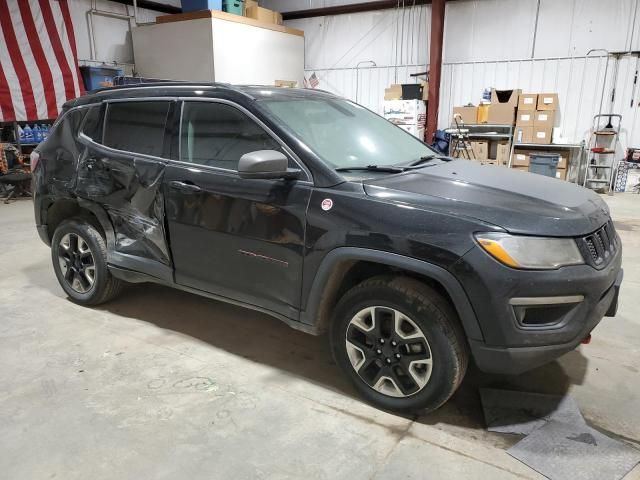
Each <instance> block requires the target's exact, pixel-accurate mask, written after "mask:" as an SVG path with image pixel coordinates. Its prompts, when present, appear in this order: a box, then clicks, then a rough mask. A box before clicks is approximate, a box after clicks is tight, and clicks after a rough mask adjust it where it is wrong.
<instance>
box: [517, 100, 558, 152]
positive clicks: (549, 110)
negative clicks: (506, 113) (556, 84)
mask: <svg viewBox="0 0 640 480" xmlns="http://www.w3.org/2000/svg"><path fill="white" fill-rule="evenodd" d="M557 108H558V94H557V93H524V94H522V95H520V100H519V102H518V114H517V115H516V128H515V130H514V134H513V141H514V143H516V144H518V143H540V144H550V143H551V140H552V134H553V126H554V125H555V120H556V110H557Z"/></svg>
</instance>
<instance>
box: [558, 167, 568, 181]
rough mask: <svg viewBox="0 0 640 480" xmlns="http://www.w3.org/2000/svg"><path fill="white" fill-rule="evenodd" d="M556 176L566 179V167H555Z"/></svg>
mask: <svg viewBox="0 0 640 480" xmlns="http://www.w3.org/2000/svg"><path fill="white" fill-rule="evenodd" d="M556 178H559V179H560V180H566V179H567V169H566V168H557V169H556Z"/></svg>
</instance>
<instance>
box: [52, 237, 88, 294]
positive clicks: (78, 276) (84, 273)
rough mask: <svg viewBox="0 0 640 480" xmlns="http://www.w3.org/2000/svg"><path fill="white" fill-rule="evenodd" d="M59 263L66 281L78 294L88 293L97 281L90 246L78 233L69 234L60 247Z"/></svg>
mask: <svg viewBox="0 0 640 480" xmlns="http://www.w3.org/2000/svg"><path fill="white" fill-rule="evenodd" d="M58 262H59V263H60V270H61V272H62V275H63V278H64V281H65V282H66V283H67V285H69V287H70V288H71V289H73V290H74V291H76V292H78V293H87V292H88V291H89V290H91V288H93V284H94V283H95V280H96V264H95V260H94V258H93V253H92V252H91V249H90V248H89V244H88V243H87V242H86V240H84V239H83V238H82V237H81V236H80V235H78V234H76V233H67V234H66V235H64V236H63V237H62V239H61V240H60V243H59V245H58Z"/></svg>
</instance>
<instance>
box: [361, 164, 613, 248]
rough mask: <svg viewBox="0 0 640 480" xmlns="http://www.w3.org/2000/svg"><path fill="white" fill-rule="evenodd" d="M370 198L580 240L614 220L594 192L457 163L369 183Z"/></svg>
mask: <svg viewBox="0 0 640 480" xmlns="http://www.w3.org/2000/svg"><path fill="white" fill-rule="evenodd" d="M364 189H365V192H366V193H367V195H370V196H372V197H378V198H384V199H386V200H390V201H397V202H400V203H405V204H410V205H414V206H416V207H419V208H425V209H428V210H432V211H441V212H443V213H447V214H450V215H457V216H460V215H461V216H465V217H470V218H474V219H477V220H481V221H483V222H487V223H491V224H493V225H497V226H500V227H502V228H504V229H505V230H507V231H508V232H511V233H518V234H524V235H542V236H556V237H563V236H580V235H586V234H588V233H591V232H593V231H594V230H596V229H597V228H599V227H601V226H602V225H603V224H604V223H605V222H606V221H607V220H608V219H609V209H608V207H607V205H606V204H605V203H604V201H603V200H602V199H601V198H600V197H599V196H598V195H597V194H596V193H594V192H593V191H591V190H588V189H586V188H583V187H579V186H577V185H575V184H572V183H568V182H564V181H561V180H557V179H555V178H549V177H545V176H542V175H537V174H533V173H528V172H522V171H518V170H512V169H508V168H503V167H495V166H490V165H481V164H479V163H477V162H473V161H469V160H453V161H450V162H447V163H441V164H436V165H433V166H426V167H424V168H421V169H418V170H412V171H408V172H405V173H403V174H400V175H392V176H387V177H384V178H378V179H369V180H365V181H364Z"/></svg>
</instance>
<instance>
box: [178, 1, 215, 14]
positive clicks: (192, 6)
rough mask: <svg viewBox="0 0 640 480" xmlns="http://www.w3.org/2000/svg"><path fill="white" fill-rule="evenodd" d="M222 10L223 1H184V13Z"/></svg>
mask: <svg viewBox="0 0 640 480" xmlns="http://www.w3.org/2000/svg"><path fill="white" fill-rule="evenodd" d="M198 10H222V0H182V12H183V13H186V12H197V11H198Z"/></svg>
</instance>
